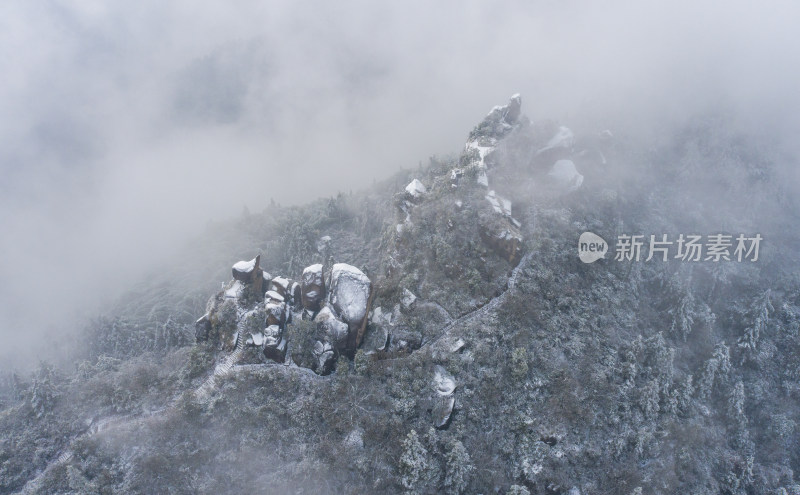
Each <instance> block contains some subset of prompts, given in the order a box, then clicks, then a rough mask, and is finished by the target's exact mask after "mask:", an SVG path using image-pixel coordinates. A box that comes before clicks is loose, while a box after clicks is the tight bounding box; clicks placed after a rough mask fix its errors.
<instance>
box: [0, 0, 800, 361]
mask: <svg viewBox="0 0 800 495" xmlns="http://www.w3.org/2000/svg"><path fill="white" fill-rule="evenodd" d="M209 3H210V2H196V1H173V2H163V1H158V2H156V1H151V0H142V1H136V2H108V1H102V0H97V1H94V0H85V1H56V0H52V1H37V0H25V1H15V0H10V1H5V2H2V3H0V74H2V76H0V232H2V235H1V236H0V254H1V255H0V282H1V283H0V338H2V343H3V351H2V353H0V354H5V355H8V354H15V353H17V351H18V350H19V349H21V348H23V347H31V346H34V345H40V346H41V345H42V344H41V342H42V341H41V340H38V339H39V338H40V337H41V336H45V335H48V334H51V333H53V332H60V331H63V327H64V322H65V321H66V319H67V318H68V317H71V315H74V314H76V313H81V312H83V311H91V310H93V306H92V305H93V304H97V303H99V302H102V301H103V300H105V298H107V297H110V296H112V295H114V294H115V293H116V292H118V291H119V290H121V289H122V288H124V287H123V284H121V281H124V280H127V279H131V277H133V278H135V277H136V276H137V274H140V273H142V271H143V270H145V269H147V267H148V266H151V264H152V263H153V262H154V261H155V260H159V259H162V258H163V256H165V255H166V253H168V252H169V251H170V250H174V249H177V248H179V247H182V246H183V243H185V242H186V240H187V239H188V236H189V235H190V234H191V233H192V232H194V231H197V230H198V229H202V228H203V226H204V225H205V224H206V222H207V221H209V220H220V219H225V218H229V217H232V216H235V215H237V214H238V213H239V212H240V211H241V210H242V208H243V206H244V205H247V206H248V207H249V209H250V210H251V211H260V210H261V209H262V208H263V207H264V206H266V205H267V204H268V203H269V201H270V199H271V198H274V199H275V200H276V201H278V202H280V203H282V204H295V203H303V202H306V201H308V200H311V199H314V198H316V197H319V196H327V195H333V194H336V193H337V192H338V191H349V190H356V189H360V188H363V187H367V186H369V184H371V183H372V181H373V180H374V179H381V178H385V177H388V176H389V175H390V174H392V172H394V171H396V170H398V169H399V168H401V167H415V166H416V165H417V163H418V162H419V161H425V160H427V157H429V156H430V155H433V154H448V153H455V152H458V151H459V150H460V149H461V147H462V146H463V143H464V140H465V138H466V135H467V133H468V132H469V131H470V129H471V128H472V126H474V125H475V124H476V123H477V122H478V121H480V119H481V118H482V117H483V115H485V113H486V112H487V111H488V110H489V109H490V108H491V107H492V106H493V105H495V104H503V103H505V101H506V100H507V98H508V97H509V96H510V95H511V94H513V93H515V92H521V93H522V95H523V111H524V113H526V114H527V115H528V116H529V117H531V118H533V119H538V118H554V119H558V120H561V121H562V122H564V123H566V124H567V125H570V124H571V123H572V122H571V120H577V119H582V118H586V116H591V117H592V118H594V119H595V120H596V121H597V122H598V125H599V124H603V125H604V127H607V126H615V125H617V126H622V125H625V124H627V125H628V126H629V127H630V128H636V127H640V128H643V129H646V128H648V126H650V125H651V124H652V123H653V122H669V121H680V120H681V119H683V118H686V116H687V115H689V114H691V113H692V112H695V111H701V110H702V108H703V107H705V106H709V105H711V106H714V105H725V106H729V107H731V108H733V109H734V110H735V111H736V115H737V116H739V118H740V119H742V120H743V121H744V122H746V123H747V125H751V126H753V127H754V128H759V127H760V128H764V127H769V128H775V129H782V131H781V132H785V133H786V135H787V136H791V135H794V134H796V131H797V130H798V125H797V115H796V114H797V112H796V109H797V108H800V105H798V103H800V101H798V100H800V98H798V94H797V93H798V91H797V88H798V87H800V77H798V67H800V65H798V48H797V47H798V46H800V39H798V35H797V26H796V22H797V19H798V18H800V17H798V13H800V9H798V8H796V7H794V6H793V5H792V2H788V1H787V2H784V3H780V2H772V3H770V4H769V5H765V4H763V3H760V4H759V5H756V4H757V2H743V1H733V2H717V1H714V2H711V1H708V2H698V1H665V2H658V3H656V2H648V1H641V2H614V1H611V2H588V1H580V2H578V1H568V0H566V1H540V2H529V1H519V2H476V1H457V2H456V1H452V2H448V1H443V2H428V1H425V2H416V1H412V2H408V1H406V2H392V3H388V4H382V5H379V4H378V3H377V2H370V1H361V2H359V1H337V2H325V1H319V2H305V3H301V2H293V1H260V2H259V1H249V0H243V1H230V2H218V3H217V5H216V6H210V5H207V4H209ZM37 342H38V344H37Z"/></svg>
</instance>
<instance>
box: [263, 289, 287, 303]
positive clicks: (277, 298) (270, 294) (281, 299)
mask: <svg viewBox="0 0 800 495" xmlns="http://www.w3.org/2000/svg"><path fill="white" fill-rule="evenodd" d="M264 298H265V299H271V300H273V301H276V302H284V297H283V296H282V295H280V294H278V293H277V292H275V291H274V290H268V291H267V293H266V294H264Z"/></svg>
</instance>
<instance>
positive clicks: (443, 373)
mask: <svg viewBox="0 0 800 495" xmlns="http://www.w3.org/2000/svg"><path fill="white" fill-rule="evenodd" d="M432 385H433V390H434V393H435V395H434V405H433V411H432V416H433V425H434V426H435V427H436V428H446V427H447V425H448V424H449V422H450V417H451V415H452V414H453V407H454V406H455V403H456V399H455V391H456V380H455V378H453V375H451V374H450V373H449V372H448V371H447V370H446V369H444V367H442V366H439V365H437V366H436V367H435V368H434V370H433V381H432Z"/></svg>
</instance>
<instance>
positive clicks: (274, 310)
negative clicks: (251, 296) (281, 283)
mask: <svg viewBox="0 0 800 495" xmlns="http://www.w3.org/2000/svg"><path fill="white" fill-rule="evenodd" d="M265 303H266V304H265V305H264V306H265V308H266V311H267V320H266V325H267V326H269V325H277V326H279V327H280V328H283V326H284V325H285V324H286V303H285V302H281V301H276V300H274V299H267V300H266V301H265Z"/></svg>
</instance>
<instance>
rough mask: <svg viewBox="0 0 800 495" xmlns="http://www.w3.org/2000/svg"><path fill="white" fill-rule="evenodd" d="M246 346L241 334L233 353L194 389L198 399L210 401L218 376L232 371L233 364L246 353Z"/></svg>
mask: <svg viewBox="0 0 800 495" xmlns="http://www.w3.org/2000/svg"><path fill="white" fill-rule="evenodd" d="M244 348H245V343H244V337H243V336H242V335H239V336H238V337H237V339H236V349H234V351H233V352H232V353H230V354H228V355H227V356H225V359H223V360H222V362H221V363H219V364H218V365H217V367H216V368H214V373H212V374H211V376H209V377H208V379H207V380H206V381H205V382H203V384H202V385H200V386H199V387H198V388H197V389H196V390H195V391H194V396H195V398H196V399H197V400H199V401H201V402H206V401H208V398H209V395H210V394H211V392H212V391H213V390H214V388H215V387H216V380H217V377H220V376H225V375H227V374H228V373H229V372H230V371H231V368H233V366H234V365H235V364H236V363H238V362H239V360H240V359H241V358H242V355H243V354H244Z"/></svg>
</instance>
